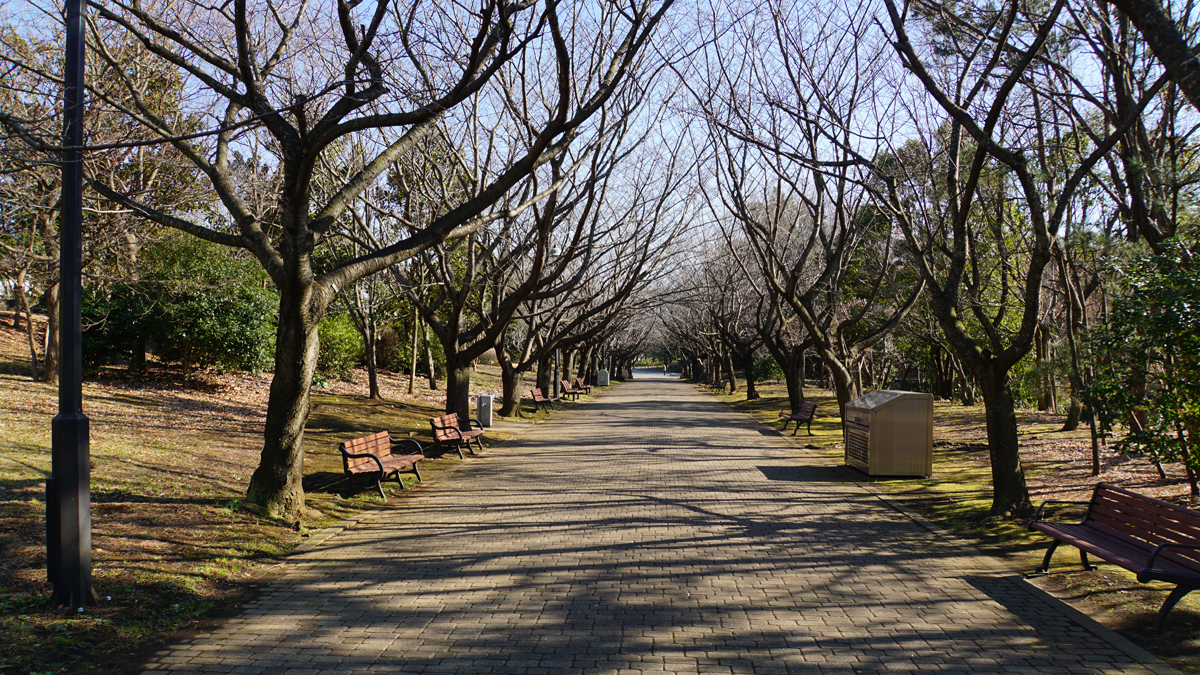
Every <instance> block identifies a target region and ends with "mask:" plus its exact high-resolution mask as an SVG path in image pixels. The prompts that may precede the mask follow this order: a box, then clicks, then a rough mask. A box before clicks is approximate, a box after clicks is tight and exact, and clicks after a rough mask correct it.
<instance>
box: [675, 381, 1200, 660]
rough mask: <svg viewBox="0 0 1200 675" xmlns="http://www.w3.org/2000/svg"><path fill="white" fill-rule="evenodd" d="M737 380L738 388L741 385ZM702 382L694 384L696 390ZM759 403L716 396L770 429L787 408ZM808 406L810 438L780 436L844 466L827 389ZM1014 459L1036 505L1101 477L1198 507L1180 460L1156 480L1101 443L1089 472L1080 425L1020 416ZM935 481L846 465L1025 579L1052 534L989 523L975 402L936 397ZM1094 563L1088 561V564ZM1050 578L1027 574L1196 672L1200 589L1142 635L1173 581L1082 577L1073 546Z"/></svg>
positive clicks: (1070, 516)
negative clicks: (1067, 428) (1097, 467)
mask: <svg viewBox="0 0 1200 675" xmlns="http://www.w3.org/2000/svg"><path fill="white" fill-rule="evenodd" d="M741 384H742V383H740V382H739V385H741ZM697 386H699V385H697ZM757 389H758V392H759V394H760V396H761V398H759V399H757V400H753V401H747V400H746V393H745V391H744V389H743V390H739V391H738V392H736V393H734V394H732V395H729V394H714V395H715V396H717V397H718V398H721V399H722V400H724V401H726V402H728V403H730V404H732V405H734V406H736V407H737V408H739V409H741V410H744V411H746V412H747V413H749V414H750V415H751V416H753V417H754V418H755V419H757V420H759V421H760V422H763V423H764V424H768V425H770V426H771V427H773V428H775V429H780V428H782V426H783V423H782V421H780V420H779V417H778V415H779V412H780V411H781V410H783V409H786V408H787V407H788V399H787V389H786V388H785V387H784V385H783V384H782V383H774V382H769V383H766V384H758V386H757ZM805 395H806V397H807V398H808V400H812V401H815V402H816V403H817V415H816V418H815V419H814V420H813V424H812V432H813V435H812V436H808V435H807V434H806V432H805V429H804V428H803V426H802V427H801V429H800V431H799V433H797V434H796V435H795V436H792V427H791V425H789V428H788V431H787V434H786V437H787V438H789V439H791V440H792V441H793V442H794V443H796V444H797V445H798V446H800V447H803V448H805V449H806V450H808V451H811V452H815V453H817V454H818V455H820V456H822V457H825V458H826V459H828V460H829V461H830V462H833V463H836V464H839V465H844V464H845V462H844V449H843V446H842V431H841V422H840V420H839V418H838V406H837V399H836V397H835V396H834V395H833V392H831V391H828V390H824V389H814V388H806V390H805ZM1017 419H1018V423H1019V425H1020V441H1021V455H1022V459H1023V462H1024V466H1025V471H1026V480H1027V482H1028V485H1029V491H1030V495H1031V498H1032V500H1033V503H1034V505H1035V506H1036V505H1038V504H1041V503H1042V502H1043V501H1045V500H1047V499H1064V500H1072V501H1087V500H1088V499H1089V498H1090V497H1091V490H1092V487H1093V486H1094V485H1095V484H1096V483H1097V482H1100V481H1103V482H1107V483H1112V484H1115V485H1120V486H1123V487H1127V488H1130V489H1133V490H1137V491H1138V492H1141V493H1143V494H1148V495H1151V496H1154V497H1158V498H1160V499H1166V500H1168V501H1172V502H1175V503H1178V504H1183V505H1185V506H1191V507H1192V508H1196V507H1197V504H1196V503H1194V502H1193V501H1191V499H1190V497H1189V495H1188V492H1189V488H1188V485H1187V481H1186V476H1185V474H1184V469H1183V466H1182V465H1181V464H1167V465H1164V469H1165V470H1166V473H1167V480H1162V479H1160V478H1159V476H1158V473H1157V471H1156V470H1155V469H1154V467H1153V465H1152V464H1151V463H1150V462H1149V461H1148V460H1147V459H1145V458H1142V457H1134V456H1123V455H1118V454H1116V452H1115V451H1114V450H1112V448H1110V447H1104V446H1102V447H1101V474H1100V476H1098V477H1093V476H1092V475H1091V440H1090V436H1089V432H1088V429H1087V427H1086V425H1081V427H1080V428H1079V429H1078V430H1076V431H1071V432H1062V431H1059V430H1060V429H1061V428H1062V424H1063V416H1061V415H1056V414H1053V413H1044V412H1038V411H1031V410H1019V411H1018V412H1017ZM933 439H934V441H933V444H934V448H933V476H932V477H931V478H929V479H920V478H917V479H868V478H867V476H866V475H865V474H862V473H859V472H857V471H855V470H854V469H849V468H847V469H846V471H848V472H850V473H851V475H854V476H855V477H856V478H857V479H859V480H863V481H865V482H869V483H870V484H871V485H872V486H873V487H874V488H875V489H877V490H879V491H880V492H883V493H885V494H887V495H889V496H891V497H893V498H895V499H897V500H899V501H900V502H901V503H903V504H904V505H905V506H906V507H908V508H910V509H912V510H913V511H916V512H917V513H920V514H921V515H923V516H924V517H926V518H928V519H930V520H931V521H933V522H935V523H936V524H938V525H940V526H942V527H944V528H946V529H948V530H951V531H953V532H954V533H955V534H956V535H958V536H961V537H963V538H966V539H968V540H970V541H971V542H972V543H973V544H974V545H975V546H976V547H977V548H979V549H980V550H982V551H984V552H985V553H987V554H988V555H991V556H994V557H996V558H999V559H1001V560H1003V561H1004V564H1005V565H1006V566H1007V567H1009V568H1010V569H1012V570H1013V571H1014V572H1020V573H1024V574H1031V573H1032V572H1033V570H1034V568H1035V567H1036V566H1037V565H1038V564H1039V563H1040V562H1041V560H1042V556H1043V555H1044V554H1045V551H1046V545H1047V543H1048V542H1049V538H1048V537H1046V536H1045V535H1042V534H1040V533H1035V532H1030V531H1029V530H1028V529H1027V528H1026V527H1025V520H1024V519H1015V520H1009V519H994V518H988V517H987V512H988V509H989V508H990V507H991V465H990V463H989V459H988V445H987V430H986V427H985V424H984V412H983V407H982V405H979V406H972V407H966V406H962V405H958V404H950V403H947V402H944V401H937V402H935V404H934V433H933ZM1081 516H1082V509H1076V510H1074V511H1071V510H1069V509H1068V510H1064V511H1063V512H1062V513H1061V514H1058V515H1056V516H1055V517H1056V518H1061V519H1063V520H1069V521H1072V520H1073V521H1078V520H1079V518H1080V517H1081ZM1093 560H1094V559H1093ZM1050 569H1051V573H1050V574H1048V575H1044V576H1038V577H1035V578H1034V583H1035V584H1037V585H1038V586H1040V587H1042V588H1044V589H1045V590H1047V591H1050V592H1051V593H1053V594H1054V595H1056V596H1058V597H1060V598H1063V599H1066V600H1068V601H1070V602H1072V603H1073V604H1074V605H1075V606H1077V607H1079V608H1080V609H1082V610H1084V611H1085V612H1086V613H1088V614H1089V615H1091V616H1093V617H1094V618H1096V619H1097V620H1099V621H1100V622H1101V623H1104V624H1105V625H1107V626H1109V627H1110V628H1113V629H1114V630H1117V631H1119V632H1121V633H1122V634H1123V635H1124V636H1125V637H1127V638H1129V639H1131V640H1133V641H1134V642H1135V643H1137V644H1139V645H1141V646H1142V647H1144V648H1146V649H1147V650H1148V651H1150V652H1152V653H1154V654H1157V655H1158V656H1160V657H1162V658H1164V659H1168V660H1169V661H1170V662H1171V663H1172V665H1175V666H1176V667H1179V668H1183V669H1185V670H1189V671H1194V672H1200V591H1197V592H1194V593H1192V594H1191V595H1189V596H1187V597H1186V598H1184V600H1183V601H1182V602H1181V603H1180V604H1179V605H1178V606H1176V608H1175V610H1174V611H1173V612H1172V613H1171V615H1170V617H1169V618H1168V620H1167V626H1166V630H1165V631H1164V634H1163V635H1162V636H1161V637H1158V638H1147V637H1145V636H1143V635H1142V633H1141V630H1142V628H1144V627H1145V626H1148V625H1150V624H1151V623H1152V622H1153V620H1154V617H1155V616H1156V615H1157V613H1158V609H1159V607H1160V606H1161V605H1162V601H1163V599H1164V598H1165V597H1166V594H1167V592H1168V591H1169V590H1170V589H1171V588H1174V586H1173V585H1170V584H1163V583H1154V584H1140V583H1138V582H1137V580H1136V578H1135V577H1134V575H1133V574H1131V573H1128V572H1125V571H1124V570H1122V569H1120V568H1117V567H1114V566H1112V565H1105V564H1101V565H1100V569H1099V570H1096V571H1084V570H1082V569H1081V568H1080V566H1079V555H1078V552H1077V551H1076V549H1074V548H1073V547H1071V546H1066V545H1064V546H1060V547H1059V550H1058V551H1057V552H1056V553H1055V556H1054V559H1053V562H1052V564H1051V568H1050Z"/></svg>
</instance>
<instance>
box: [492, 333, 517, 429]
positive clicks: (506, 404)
mask: <svg viewBox="0 0 1200 675" xmlns="http://www.w3.org/2000/svg"><path fill="white" fill-rule="evenodd" d="M496 361H497V363H499V364H500V385H501V386H502V387H503V392H504V394H503V396H504V400H503V401H501V403H500V416H501V417H512V416H513V414H514V413H516V412H517V410H518V408H519V407H520V405H521V392H520V391H518V390H517V387H518V386H520V383H519V382H518V381H517V376H518V375H520V373H518V372H517V369H516V368H514V367H513V365H512V362H511V361H509V360H508V358H507V357H501V356H500V349H496Z"/></svg>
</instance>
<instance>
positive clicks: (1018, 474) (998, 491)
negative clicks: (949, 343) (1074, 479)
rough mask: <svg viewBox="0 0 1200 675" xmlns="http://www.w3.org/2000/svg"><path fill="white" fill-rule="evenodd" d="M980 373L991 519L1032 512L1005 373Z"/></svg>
mask: <svg viewBox="0 0 1200 675" xmlns="http://www.w3.org/2000/svg"><path fill="white" fill-rule="evenodd" d="M992 370H993V372H983V373H980V374H979V377H978V378H977V379H978V380H979V387H980V389H981V390H982V392H983V402H984V410H985V416H986V419H987V432H988V453H989V454H990V457H991V465H992V508H991V515H993V516H1009V515H1017V516H1023V515H1026V514H1027V513H1028V512H1029V511H1030V510H1031V508H1032V507H1031V505H1030V502H1029V489H1028V487H1027V486H1026V484H1025V471H1024V469H1023V468H1022V466H1021V451H1020V444H1019V442H1018V440H1017V413H1016V405H1015V403H1014V402H1013V397H1012V390H1011V389H1010V388H1009V386H1008V372H1007V370H1005V371H1003V372H994V369H992Z"/></svg>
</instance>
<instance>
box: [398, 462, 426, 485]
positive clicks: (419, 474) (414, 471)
mask: <svg viewBox="0 0 1200 675" xmlns="http://www.w3.org/2000/svg"><path fill="white" fill-rule="evenodd" d="M412 471H413V473H415V474H417V482H418V483H420V482H421V470H420V469H418V468H417V463H416V462H413V463H412ZM401 485H404V483H401Z"/></svg>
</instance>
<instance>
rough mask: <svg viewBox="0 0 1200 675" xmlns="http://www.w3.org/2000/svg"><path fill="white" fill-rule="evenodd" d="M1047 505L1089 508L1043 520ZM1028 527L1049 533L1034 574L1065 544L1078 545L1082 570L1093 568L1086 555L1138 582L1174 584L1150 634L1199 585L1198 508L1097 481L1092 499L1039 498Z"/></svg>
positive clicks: (1199, 533)
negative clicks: (1073, 517) (1070, 518)
mask: <svg viewBox="0 0 1200 675" xmlns="http://www.w3.org/2000/svg"><path fill="white" fill-rule="evenodd" d="M1048 504H1087V507H1088V508H1087V512H1086V513H1085V514H1084V516H1083V520H1082V521H1081V522H1079V523H1060V522H1052V521H1048V520H1043V519H1042V515H1043V513H1044V510H1045V508H1046V506H1047V505H1048ZM1029 529H1031V530H1035V531H1037V532H1044V533H1045V534H1048V535H1050V536H1051V537H1054V541H1053V542H1052V543H1051V544H1050V548H1049V550H1047V551H1046V557H1045V558H1044V559H1043V560H1042V565H1041V567H1039V568H1038V572H1043V573H1044V572H1046V571H1048V570H1049V569H1050V557H1051V556H1052V555H1054V550H1055V549H1056V548H1058V545H1059V544H1062V543H1066V544H1070V545H1072V546H1074V547H1076V548H1078V549H1079V558H1080V561H1081V562H1082V563H1083V566H1084V568H1086V569H1095V567H1093V566H1091V565H1089V564H1088V554H1089V553H1090V554H1092V555H1094V556H1096V557H1098V558H1100V559H1101V560H1104V561H1106V562H1109V563H1112V564H1113V565H1117V566H1118V567H1123V568H1125V569H1127V570H1129V571H1130V572H1133V573H1134V574H1136V575H1137V580H1138V581H1139V582H1141V583H1143V584H1144V583H1147V582H1149V581H1165V582H1168V583H1172V584H1175V590H1173V591H1171V593H1170V594H1169V595H1167V599H1166V600H1165V601H1164V602H1163V605H1162V608H1161V609H1159V610H1158V618H1157V619H1156V620H1155V622H1154V626H1153V627H1152V628H1150V629H1148V632H1150V633H1153V634H1158V633H1160V632H1161V631H1162V627H1163V623H1164V622H1165V621H1166V618H1167V614H1168V613H1170V611H1171V609H1172V608H1174V607H1175V604H1176V603H1178V602H1179V601H1180V600H1181V599H1182V598H1183V596H1185V595H1187V594H1188V593H1190V592H1192V591H1194V590H1196V589H1197V588H1200V511H1196V510H1194V509H1188V508H1184V507H1182V506H1176V505H1175V504H1171V503H1170V502H1164V501H1162V500H1161V499H1155V498H1153V497H1147V496H1145V495H1142V494H1138V493H1136V492H1133V491H1132V490H1126V489H1125V488H1119V487H1116V486H1114V485H1109V484H1107V483H1100V484H1099V485H1097V486H1096V489H1095V491H1093V492H1092V499H1091V501H1088V502H1064V501H1057V500H1049V501H1046V502H1044V503H1043V504H1042V505H1041V506H1040V507H1038V510H1037V514H1036V515H1035V516H1034V519H1033V520H1031V521H1029Z"/></svg>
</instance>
